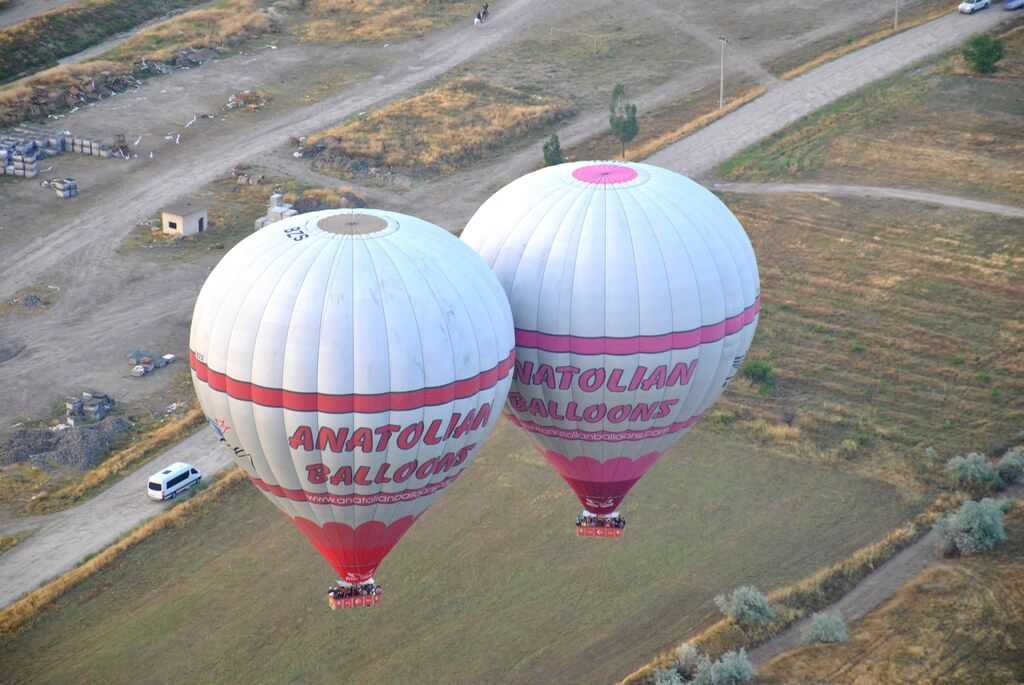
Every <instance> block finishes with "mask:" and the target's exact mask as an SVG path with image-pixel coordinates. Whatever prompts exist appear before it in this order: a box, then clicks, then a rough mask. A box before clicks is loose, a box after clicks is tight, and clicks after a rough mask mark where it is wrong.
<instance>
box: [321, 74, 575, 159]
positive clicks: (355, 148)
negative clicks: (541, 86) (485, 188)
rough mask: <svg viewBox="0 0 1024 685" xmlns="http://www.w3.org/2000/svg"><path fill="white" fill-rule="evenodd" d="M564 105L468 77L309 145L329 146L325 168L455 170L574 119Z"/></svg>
mask: <svg viewBox="0 0 1024 685" xmlns="http://www.w3.org/2000/svg"><path fill="white" fill-rule="evenodd" d="M567 104H568V103H566V102H565V101H564V100H561V99H559V98H554V97H547V96H540V95H531V94H528V93H524V92H522V91H519V90H516V89H514V88H509V87H507V86H503V85H500V84H497V83H494V82H492V81H486V80H484V79H481V78H477V77H474V76H466V77H462V78H459V79H456V80H454V81H451V82H449V83H447V84H445V85H443V86H441V87H439V88H435V89H434V90H431V91H428V92H426V93H424V94H422V95H417V96H415V97H411V98H407V99H405V100H399V101H398V102H394V103H392V104H390V105H387V106H385V107H383V108H381V109H379V110H377V111H375V112H372V113H370V114H368V115H367V116H365V117H363V118H361V119H355V120H352V121H349V122H347V123H344V124H342V125H340V126H335V127H333V128H329V129H327V130H326V131H323V132H322V133H319V134H317V135H315V136H312V137H311V138H310V139H309V140H307V144H308V145H315V144H317V143H323V144H324V145H325V146H326V149H325V150H324V151H323V152H321V153H320V157H319V159H318V166H320V167H321V168H323V169H325V170H328V169H330V170H335V171H336V170H337V168H338V165H337V164H336V162H337V161H338V160H339V159H340V160H342V162H344V161H345V160H352V159H355V160H364V161H366V162H368V163H370V164H372V165H374V166H386V167H392V168H405V169H411V170H417V171H418V170H428V171H436V172H443V171H451V170H454V169H455V168H457V167H458V166H460V165H461V164H465V163H467V162H470V161H473V160H476V159H479V158H481V157H483V156H484V154H485V153H486V152H488V151H489V150H491V149H493V148H496V147H499V146H500V145H502V144H504V143H505V142H507V141H509V140H511V139H513V138H517V137H519V136H523V135H526V134H527V133H530V132H532V131H535V130H536V129H538V128H540V127H543V126H547V125H550V124H552V123H553V122H555V121H557V120H559V119H561V118H562V117H564V116H566V115H568V114H569V110H568V108H567Z"/></svg>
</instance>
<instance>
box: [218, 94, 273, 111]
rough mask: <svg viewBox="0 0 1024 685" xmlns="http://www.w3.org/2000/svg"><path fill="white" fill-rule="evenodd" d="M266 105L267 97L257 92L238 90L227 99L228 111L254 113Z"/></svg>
mask: <svg viewBox="0 0 1024 685" xmlns="http://www.w3.org/2000/svg"><path fill="white" fill-rule="evenodd" d="M266 104H267V96H266V95H264V94H263V93H261V92H260V91H258V90H240V91H238V92H237V93H232V94H231V97H229V98H228V104H227V108H228V109H247V110H249V111H255V110H257V109H260V108H261V107H263V106H264V105H266Z"/></svg>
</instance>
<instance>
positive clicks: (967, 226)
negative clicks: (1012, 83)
mask: <svg viewBox="0 0 1024 685" xmlns="http://www.w3.org/2000/svg"><path fill="white" fill-rule="evenodd" d="M725 201H726V204H728V205H729V206H730V208H731V209H732V210H733V211H734V212H735V213H736V215H737V216H738V218H739V220H740V221H741V222H742V223H743V225H744V226H745V227H746V229H747V231H748V233H749V234H750V236H751V239H752V241H753V243H754V249H755V251H756V252H757V256H758V263H759V265H760V272H761V288H762V298H763V308H762V310H761V320H760V323H759V326H758V331H757V337H756V338H755V340H754V346H753V348H752V351H751V354H752V356H753V357H754V358H761V359H767V360H769V361H770V362H771V364H772V365H773V367H774V370H775V372H776V374H777V375H778V383H777V388H776V389H775V390H774V391H773V392H770V393H768V394H761V392H760V389H759V387H758V386H755V385H754V384H752V383H750V382H748V381H746V380H745V379H743V378H739V379H737V382H736V383H735V385H736V386H737V387H736V391H734V392H730V393H727V394H726V396H725V397H724V398H723V401H721V402H719V405H718V406H717V409H716V411H715V412H713V413H712V415H711V417H710V424H711V426H712V427H714V426H716V425H717V426H718V427H720V429H721V430H723V431H727V432H732V431H735V430H741V431H744V432H745V433H746V434H747V435H748V436H750V437H751V438H752V439H754V440H755V441H760V442H762V443H765V444H777V445H780V446H785V449H786V450H788V451H791V452H793V453H795V454H798V455H800V456H802V457H804V458H808V459H812V460H820V461H824V462H828V463H839V464H842V465H843V467H844V468H851V469H854V470H857V471H859V472H861V473H866V474H872V475H874V476H876V477H879V478H883V479H886V480H888V481H890V482H893V483H899V484H901V485H904V486H908V487H914V484H915V483H917V484H925V485H932V486H934V485H937V484H938V483H939V482H940V481H941V476H942V471H941V468H942V464H943V463H944V462H945V460H946V459H948V458H949V457H951V456H953V455H955V454H962V453H965V452H968V451H991V450H994V449H996V448H997V447H1000V446H1004V445H1005V444H1006V443H1007V442H1009V441H1012V440H1014V439H1015V438H1016V436H1017V434H1018V432H1019V431H1020V430H1021V427H1022V426H1024V405H1022V404H1021V403H1020V401H1019V398H1020V397H1022V396H1024V349H1022V348H1021V344H1020V341H1021V339H1022V338H1024V310H1022V307H1021V302H1022V301H1024V242H1022V241H1021V240H1020V236H1021V234H1022V231H1024V221H1021V220H1012V219H1006V218H1004V217H998V216H994V215H989V214H984V213H975V212H967V211H960V210H953V209H941V208H935V207H929V206H925V205H921V204H917V203H910V202H901V201H888V200H865V199H833V198H826V197H820V196H815V195H800V194H787V195H747V196H737V195H730V196H727V197H726V198H725ZM929 447H931V448H933V450H934V452H932V451H929V450H928V449H927V448H929Z"/></svg>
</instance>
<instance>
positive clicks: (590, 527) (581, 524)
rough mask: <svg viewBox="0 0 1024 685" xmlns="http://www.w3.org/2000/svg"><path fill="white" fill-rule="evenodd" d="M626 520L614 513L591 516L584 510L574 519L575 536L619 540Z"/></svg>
mask: <svg viewBox="0 0 1024 685" xmlns="http://www.w3.org/2000/svg"><path fill="white" fill-rule="evenodd" d="M625 527H626V519H624V518H622V516H620V515H619V512H617V511H615V512H612V513H611V514H607V515H600V514H592V513H590V512H589V511H587V510H586V509H584V510H583V513H582V514H580V515H579V516H577V517H576V536H577V537H581V538H620V537H622V531H623V529H624V528H625Z"/></svg>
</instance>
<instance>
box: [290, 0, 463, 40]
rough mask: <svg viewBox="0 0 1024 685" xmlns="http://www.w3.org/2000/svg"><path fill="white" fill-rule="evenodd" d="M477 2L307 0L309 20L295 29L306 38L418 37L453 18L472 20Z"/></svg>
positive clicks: (375, 38)
mask: <svg viewBox="0 0 1024 685" xmlns="http://www.w3.org/2000/svg"><path fill="white" fill-rule="evenodd" d="M478 5H479V3H476V2H467V1H465V0H461V1H459V2H443V3H428V2H422V1H418V2H417V1H414V2H400V1H399V0H358V1H355V0H310V2H308V3H306V7H305V11H306V14H307V15H308V16H309V17H310V19H309V21H307V22H305V23H304V24H302V25H301V26H299V27H297V29H296V32H297V33H298V35H299V37H300V38H301V39H302V40H306V41H348V40H366V41H369V40H383V39H396V38H404V37H409V36H422V35H423V34H425V33H426V32H427V31H430V30H431V29H433V28H436V27H438V26H440V25H443V24H446V23H448V22H450V21H451V20H452V19H454V18H457V17H463V18H468V20H470V21H471V20H472V18H473V12H474V11H476V8H477V6H478Z"/></svg>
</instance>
